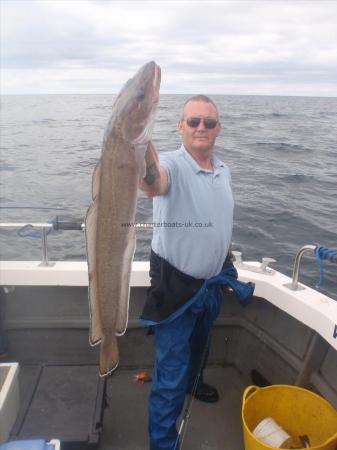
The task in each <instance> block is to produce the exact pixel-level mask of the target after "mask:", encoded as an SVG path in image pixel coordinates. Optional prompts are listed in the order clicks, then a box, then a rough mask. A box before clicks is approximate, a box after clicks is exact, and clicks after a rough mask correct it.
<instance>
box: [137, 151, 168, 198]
mask: <svg viewBox="0 0 337 450" xmlns="http://www.w3.org/2000/svg"><path fill="white" fill-rule="evenodd" d="M145 164H146V172H145V177H144V178H142V179H141V181H140V183H139V188H140V189H141V190H142V191H143V192H144V193H145V194H146V195H147V196H148V197H155V196H156V195H161V194H165V193H166V192H167V189H168V177H167V172H166V170H165V169H164V167H162V166H161V165H160V162H159V157H158V153H157V150H156V149H155V146H154V145H153V144H152V142H149V144H148V146H147V150H146V153H145Z"/></svg>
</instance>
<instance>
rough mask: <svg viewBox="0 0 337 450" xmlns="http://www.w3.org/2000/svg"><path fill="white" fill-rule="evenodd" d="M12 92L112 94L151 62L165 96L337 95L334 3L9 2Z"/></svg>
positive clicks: (5, 27)
mask: <svg viewBox="0 0 337 450" xmlns="http://www.w3.org/2000/svg"><path fill="white" fill-rule="evenodd" d="M1 9H2V14H1V38H2V42H3V44H2V48H1V69H2V72H3V74H2V87H1V90H2V92H3V93H4V92H5V93H15V92H18V93H20V92H21V93H34V92H36V93H38V92H49V93H53V92H55V93H58V92H71V93H75V92H112V91H114V92H115V91H117V90H118V89H119V87H120V86H121V84H123V83H124V82H125V80H126V78H128V77H129V76H131V75H132V74H133V73H134V71H135V70H136V69H137V68H138V67H139V66H140V65H142V64H143V63H144V62H146V61H149V60H152V59H154V60H156V61H157V62H158V63H159V64H160V65H161V66H162V69H163V84H162V91H163V92H186V93H190V92H197V91H199V90H200V89H201V88H204V87H207V83H208V90H209V92H210V93H211V91H213V90H214V89H216V90H217V93H231V92H232V93H241V92H242V93H247V92H249V93H270V94H283V95H289V94H290V95H296V94H297V95H301V94H303V95H308V92H311V94H310V95H337V88H336V87H335V86H334V85H337V84H336V75H335V74H336V73H337V51H336V42H337V32H336V26H335V24H336V23H337V4H336V3H335V2H333V1H328V0H321V1H304V0H303V1H298V2H295V3H292V2H290V1H282V2H281V1H280V2H279V1H269V2H266V1H259V0H256V1H250V2H248V1H211V0H210V1H203V2H199V1H197V0H195V1H193V0H189V1H182V2H177V1H173V0H170V1H156V2H155V1H132V2H131V1H130V2H127V1H123V2H119V1H112V0H111V1H107V0H105V1H104V0H68V1H63V0H48V1H46V0H44V1H35V0H10V1H9V0H2V2H1Z"/></svg>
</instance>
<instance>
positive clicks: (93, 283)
mask: <svg viewBox="0 0 337 450" xmlns="http://www.w3.org/2000/svg"><path fill="white" fill-rule="evenodd" d="M97 214H98V211H97V202H96V201H94V202H93V203H91V205H90V207H89V209H88V212H87V216H86V218H85V234H86V244H87V259H88V275H89V310H90V319H91V320H90V333H89V342H90V345H92V346H94V345H97V344H99V343H100V342H101V340H102V337H103V333H102V327H101V320H100V317H99V307H98V294H97V274H96V234H97V225H96V224H97Z"/></svg>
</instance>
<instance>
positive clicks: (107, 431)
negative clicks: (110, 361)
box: [99, 367, 246, 450]
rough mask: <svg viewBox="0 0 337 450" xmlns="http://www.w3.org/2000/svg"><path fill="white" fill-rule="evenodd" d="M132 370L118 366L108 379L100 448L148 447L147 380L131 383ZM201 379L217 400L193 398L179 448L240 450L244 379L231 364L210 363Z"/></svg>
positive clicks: (132, 449)
mask: <svg viewBox="0 0 337 450" xmlns="http://www.w3.org/2000/svg"><path fill="white" fill-rule="evenodd" d="M136 373H137V371H136V370H122V369H120V370H118V371H117V372H116V373H115V374H114V375H113V377H112V378H111V379H110V380H109V382H108V387H107V394H108V401H109V407H108V408H107V409H106V410H105V413H104V426H103V433H102V436H101V443H100V447H99V449H100V450H148V448H149V446H148V436H147V399H148V393H149V390H150V386H151V383H144V384H140V383H135V382H134V381H133V376H134V375H135V374H136ZM204 378H205V381H206V382H208V383H210V384H212V385H213V386H215V387H216V388H217V389H218V391H219V394H220V401H219V402H218V403H215V404H206V403H202V402H199V401H197V400H195V401H194V402H193V406H192V413H191V417H190V419H189V422H188V425H187V431H186V435H185V439H184V443H183V450H192V449H193V450H243V448H244V446H243V438H242V426H241V399H242V393H243V390H244V388H245V386H246V383H245V381H244V380H243V379H242V377H241V376H240V374H239V373H238V372H237V371H236V370H235V368H233V367H226V368H223V367H210V368H208V369H206V371H205V377H204Z"/></svg>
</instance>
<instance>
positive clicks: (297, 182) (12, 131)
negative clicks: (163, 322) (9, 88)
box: [0, 95, 337, 299]
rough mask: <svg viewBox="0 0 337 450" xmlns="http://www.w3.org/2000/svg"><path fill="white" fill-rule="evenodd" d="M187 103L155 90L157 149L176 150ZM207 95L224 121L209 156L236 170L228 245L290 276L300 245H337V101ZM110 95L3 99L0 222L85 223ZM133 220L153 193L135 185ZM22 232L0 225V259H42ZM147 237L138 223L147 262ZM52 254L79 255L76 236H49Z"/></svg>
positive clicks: (336, 269)
mask: <svg viewBox="0 0 337 450" xmlns="http://www.w3.org/2000/svg"><path fill="white" fill-rule="evenodd" d="M187 98H188V95H161V98H160V103H159V106H158V110H157V115H156V121H155V127H154V133H153V142H154V144H155V146H156V147H157V149H158V151H159V152H166V151H172V150H175V149H177V148H178V147H179V146H180V143H181V141H180V135H179V133H178V131H177V126H176V124H177V120H178V118H179V115H180V111H181V107H182V104H183V103H184V101H185V100H186V99H187ZM212 98H213V100H214V101H215V102H216V103H217V105H218V108H219V111H220V117H221V123H222V131H221V134H220V136H219V137H218V139H217V142H216V154H217V156H218V157H219V158H220V159H221V160H222V161H224V162H225V163H226V164H227V165H228V166H229V168H230V171H231V175H232V183H233V192H234V198H235V216H234V230H233V249H234V250H238V251H241V252H242V257H243V259H244V260H253V261H260V260H261V259H262V258H263V257H271V258H274V259H275V260H276V262H275V263H274V264H273V265H272V267H274V268H275V269H277V270H279V271H281V272H283V273H285V274H286V275H289V276H291V275H292V270H293V264H294V259H295V256H296V254H297V252H298V251H299V249H300V248H301V247H302V246H303V245H306V244H313V245H322V246H325V247H328V248H330V249H337V98H314V97H280V96H230V95H213V96H212ZM113 100H114V96H113V95H25V96H14V95H13V96H3V97H2V98H1V169H0V215H1V217H0V221H1V222H3V223H4V222H11V223H25V224H30V223H36V222H48V221H52V220H55V218H56V216H60V217H63V218H69V217H72V218H75V219H79V220H81V219H84V217H85V214H86V211H87V208H88V206H89V204H90V201H91V178H92V173H93V170H94V167H95V165H96V163H97V161H98V159H99V157H100V153H101V145H102V139H103V134H104V129H105V127H106V125H107V122H108V120H109V117H110V114H111V105H112V103H113ZM219 207H220V205H219ZM136 222H142V223H144V222H145V223H148V222H152V199H150V198H146V197H145V196H144V194H143V193H141V192H140V193H139V198H138V204H137V213H136ZM26 231H27V230H26ZM25 234H27V232H26V233H24V232H23V231H22V230H21V232H20V231H18V230H17V229H4V228H1V229H0V251H1V260H39V259H40V258H41V239H39V238H38V236H35V237H33V236H30V237H27V236H24V235H25ZM28 234H29V233H28ZM151 236H152V231H151V229H145V230H144V229H142V230H141V229H139V230H137V249H136V253H135V260H147V259H148V258H149V252H150V244H151ZM48 257H49V259H50V260H69V261H79V260H85V258H86V249H85V237H84V233H83V232H82V231H57V232H52V233H50V234H49V235H48ZM302 261H303V262H302V265H301V271H300V281H302V282H304V283H306V284H308V285H310V286H311V287H315V286H316V284H317V282H318V279H319V270H318V265H317V262H316V260H315V258H314V256H312V255H305V256H304V257H303V259H302ZM323 268H324V279H323V283H322V284H321V286H320V287H319V288H318V289H319V290H320V291H321V292H323V293H325V294H327V295H329V296H331V297H332V298H334V299H337V265H334V264H332V263H330V262H329V261H325V262H324V264H323Z"/></svg>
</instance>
